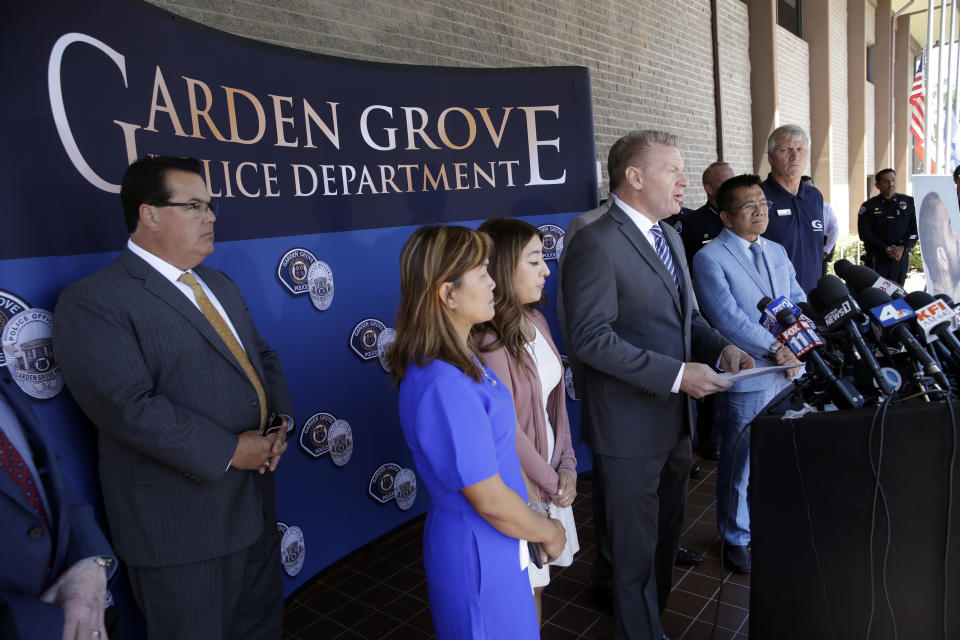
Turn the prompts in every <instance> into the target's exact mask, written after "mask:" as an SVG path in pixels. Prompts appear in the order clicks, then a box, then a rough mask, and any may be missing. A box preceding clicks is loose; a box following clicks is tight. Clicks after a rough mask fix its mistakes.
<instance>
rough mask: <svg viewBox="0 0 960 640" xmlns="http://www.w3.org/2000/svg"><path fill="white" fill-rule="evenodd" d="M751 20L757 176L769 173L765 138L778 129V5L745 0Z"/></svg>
mask: <svg viewBox="0 0 960 640" xmlns="http://www.w3.org/2000/svg"><path fill="white" fill-rule="evenodd" d="M747 9H748V12H749V18H750V98H751V100H750V111H751V113H752V115H753V166H754V168H755V169H756V171H757V173H758V174H760V177H763V178H765V177H766V175H767V173H768V172H769V171H770V163H769V162H768V161H767V138H769V137H770V134H771V133H773V130H774V129H776V128H777V111H778V107H779V104H778V99H777V86H778V84H777V38H776V29H777V4H776V0H748V1H747Z"/></svg>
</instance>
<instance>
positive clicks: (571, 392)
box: [560, 353, 580, 402]
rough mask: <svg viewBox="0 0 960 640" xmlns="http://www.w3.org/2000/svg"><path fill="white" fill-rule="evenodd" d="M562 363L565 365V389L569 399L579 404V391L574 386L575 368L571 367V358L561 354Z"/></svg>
mask: <svg viewBox="0 0 960 640" xmlns="http://www.w3.org/2000/svg"><path fill="white" fill-rule="evenodd" d="M560 363H561V364H562V365H563V387H564V388H565V389H566V390H567V397H568V398H570V399H571V400H573V401H574V402H579V401H580V398H578V397H577V390H576V387H575V386H574V384H573V367H571V366H570V358H568V357H567V356H565V355H563V354H562V353H561V354H560Z"/></svg>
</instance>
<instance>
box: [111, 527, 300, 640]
mask: <svg viewBox="0 0 960 640" xmlns="http://www.w3.org/2000/svg"><path fill="white" fill-rule="evenodd" d="M127 570H128V573H129V575H130V585H131V587H132V588H133V595H134V596H135V597H136V599H137V603H138V604H139V605H140V610H141V611H142V612H143V614H144V617H145V618H146V620H147V637H148V638H150V640H220V639H223V640H228V639H233V638H243V639H244V640H279V638H280V637H281V636H282V625H283V579H282V576H281V564H280V536H279V534H278V532H277V527H276V524H275V523H274V522H272V521H265V522H264V525H263V533H262V534H261V535H260V538H259V539H258V540H257V541H256V542H255V543H254V544H252V545H250V546H249V547H247V548H245V549H241V550H239V551H236V552H234V553H230V554H227V555H225V556H221V557H219V558H212V559H210V560H203V561H201V562H192V563H189V564H182V565H176V566H172V567H131V566H128V567H127Z"/></svg>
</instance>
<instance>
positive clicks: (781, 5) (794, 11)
mask: <svg viewBox="0 0 960 640" xmlns="http://www.w3.org/2000/svg"><path fill="white" fill-rule="evenodd" d="M801 1H802V0H777V24H779V25H780V26H781V27H783V28H784V29H786V30H787V31H789V32H790V33H792V34H794V35H795V36H797V37H803V33H802V32H801V29H800V27H801V25H800V10H801Z"/></svg>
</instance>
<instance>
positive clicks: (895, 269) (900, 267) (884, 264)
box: [866, 250, 910, 285]
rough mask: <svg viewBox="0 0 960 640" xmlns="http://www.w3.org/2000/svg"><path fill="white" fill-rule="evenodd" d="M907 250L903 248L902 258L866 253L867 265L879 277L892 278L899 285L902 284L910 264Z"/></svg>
mask: <svg viewBox="0 0 960 640" xmlns="http://www.w3.org/2000/svg"><path fill="white" fill-rule="evenodd" d="M908 253H909V252H908V251H907V250H904V252H903V259H902V260H891V259H890V258H888V257H887V256H886V255H883V256H881V255H877V254H872V253H868V254H867V260H866V262H867V266H868V267H870V268H872V269H873V270H874V271H876V272H877V274H879V275H880V276H881V277H883V278H886V279H887V280H893V281H894V282H896V283H897V284H899V285H903V283H904V282H906V280H907V267H908V266H909V264H910V256H909V255H908Z"/></svg>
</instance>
